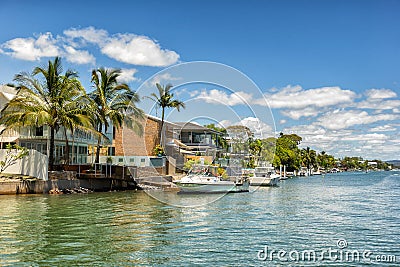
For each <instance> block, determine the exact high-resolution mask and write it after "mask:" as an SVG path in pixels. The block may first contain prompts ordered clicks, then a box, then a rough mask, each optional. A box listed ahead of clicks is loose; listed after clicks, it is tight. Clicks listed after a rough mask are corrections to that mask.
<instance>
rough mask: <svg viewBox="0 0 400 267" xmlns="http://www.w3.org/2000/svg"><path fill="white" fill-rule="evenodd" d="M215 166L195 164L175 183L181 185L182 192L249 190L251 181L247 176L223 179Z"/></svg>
mask: <svg viewBox="0 0 400 267" xmlns="http://www.w3.org/2000/svg"><path fill="white" fill-rule="evenodd" d="M216 168H217V167H215V166H206V165H195V166H193V168H192V169H191V170H190V171H189V173H188V174H187V175H186V176H184V177H182V178H181V180H179V181H175V182H174V183H175V184H176V185H177V186H178V187H179V189H180V190H179V192H178V193H180V194H182V193H191V194H200V193H206V194H210V193H211V194H212V193H216V194H220V193H240V192H248V191H249V181H248V180H247V178H245V177H231V178H230V179H222V178H221V177H220V176H217V172H216Z"/></svg>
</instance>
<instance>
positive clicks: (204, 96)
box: [195, 89, 252, 106]
mask: <svg viewBox="0 0 400 267" xmlns="http://www.w3.org/2000/svg"><path fill="white" fill-rule="evenodd" d="M195 99H199V100H201V101H205V102H207V103H214V104H225V105H228V106H235V105H246V104H247V105H248V104H249V103H250V102H251V101H252V95H251V94H248V93H245V92H234V93H231V94H228V93H226V92H224V91H220V90H217V89H212V90H209V91H206V90H203V91H201V92H200V94H199V95H198V96H197V97H196V98H195Z"/></svg>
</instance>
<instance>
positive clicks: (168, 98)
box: [147, 83, 185, 145]
mask: <svg viewBox="0 0 400 267" xmlns="http://www.w3.org/2000/svg"><path fill="white" fill-rule="evenodd" d="M156 87H157V90H158V94H155V93H152V94H151V95H150V96H149V97H147V98H149V99H151V100H153V101H154V102H155V103H156V105H157V106H158V107H159V108H161V125H160V129H159V132H158V140H159V143H160V145H161V135H162V130H163V127H164V116H165V109H167V108H176V109H177V110H178V111H179V110H180V108H185V103H183V102H182V101H180V100H178V99H174V94H173V93H171V89H172V87H173V86H172V84H167V85H166V86H162V85H160V84H159V83H156Z"/></svg>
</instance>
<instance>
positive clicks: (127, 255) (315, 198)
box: [0, 172, 400, 266]
mask: <svg viewBox="0 0 400 267" xmlns="http://www.w3.org/2000/svg"><path fill="white" fill-rule="evenodd" d="M170 197H171V198H180V199H179V201H180V202H181V203H185V202H186V203H200V202H201V201H203V200H204V198H206V197H207V196H179V195H175V194H174V195H171V196H170ZM399 197H400V176H399V173H396V172H376V173H369V174H365V173H344V174H343V173H342V174H329V175H327V176H326V177H325V178H323V177H322V176H314V177H309V178H295V179H291V180H287V181H283V182H281V185H280V187H278V188H262V189H260V190H257V191H255V192H250V193H241V194H229V195H226V196H224V197H223V198H221V199H219V200H217V201H215V202H213V203H210V204H208V205H203V206H199V207H190V208H184V207H174V206H170V205H167V204H163V203H161V202H159V201H157V200H155V199H153V198H152V197H150V196H148V195H147V194H146V193H144V192H112V193H94V194H87V195H56V196H54V195H25V196H22V195H20V196H0V233H1V236H0V266H195V265H198V266H299V265H301V266H330V265H335V266H365V265H369V264H371V265H376V266H381V265H384V264H387V266H393V265H394V264H400V247H399V244H400V227H399V226H400V208H399V203H400V202H399V200H400V199H399ZM338 240H346V242H347V244H348V249H352V250H360V251H361V250H370V251H371V253H372V256H373V257H374V258H372V257H370V260H371V258H372V260H371V261H368V262H367V261H362V260H360V261H351V262H344V261H339V260H332V259H323V260H316V261H310V260H308V261H307V260H303V261H300V260H299V259H294V260H291V259H288V257H286V258H285V259H277V258H276V257H275V258H272V259H271V258H268V259H266V260H265V261H263V260H260V259H259V258H258V257H257V256H258V251H260V250H262V249H263V248H265V246H268V248H269V249H276V250H286V251H293V250H297V251H301V250H307V249H328V248H336V249H337V248H338V247H337V241H338ZM378 255H394V256H396V258H395V262H391V263H382V262H377V261H376V256H378ZM299 261H300V262H299Z"/></svg>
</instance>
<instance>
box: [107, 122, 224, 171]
mask: <svg viewBox="0 0 400 267" xmlns="http://www.w3.org/2000/svg"><path fill="white" fill-rule="evenodd" d="M142 124H143V128H144V132H143V136H139V135H138V134H137V133H135V132H134V131H133V130H132V129H129V128H127V127H124V128H123V129H120V130H117V131H115V135H114V138H113V143H112V149H111V150H112V151H113V154H112V155H113V156H117V157H118V156H119V157H121V160H122V157H125V160H127V161H128V162H130V163H132V164H134V165H138V166H145V165H147V164H146V162H147V160H149V159H148V158H149V157H156V156H157V155H154V148H155V146H156V145H158V144H160V140H159V138H158V134H159V129H160V127H161V120H160V119H159V118H157V117H154V116H151V115H147V116H146V120H145V121H144V122H143V123H142ZM218 135H222V133H220V132H217V131H215V130H212V129H209V128H206V127H204V126H201V125H199V124H196V123H191V122H169V121H165V122H164V130H163V135H162V146H163V147H164V149H165V153H166V155H167V156H168V157H171V158H173V159H174V160H175V161H176V167H177V168H178V169H180V168H182V167H183V164H184V163H185V162H186V160H188V159H190V158H193V157H196V155H197V156H200V155H201V156H203V157H210V158H213V157H215V156H216V155H217V153H219V152H221V147H220V145H219V144H218V141H217V140H218V138H217V136H218ZM146 157H147V158H146ZM138 161H140V162H138Z"/></svg>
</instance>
